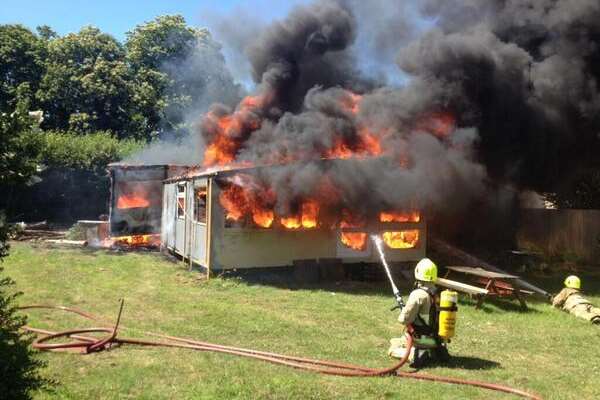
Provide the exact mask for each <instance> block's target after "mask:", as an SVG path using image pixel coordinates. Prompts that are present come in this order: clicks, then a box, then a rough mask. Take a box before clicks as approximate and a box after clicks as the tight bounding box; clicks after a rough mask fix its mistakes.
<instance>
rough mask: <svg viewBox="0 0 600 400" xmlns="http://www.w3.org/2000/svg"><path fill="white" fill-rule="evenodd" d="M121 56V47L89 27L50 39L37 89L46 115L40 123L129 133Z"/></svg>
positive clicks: (125, 72) (128, 83)
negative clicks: (42, 75)
mask: <svg viewBox="0 0 600 400" xmlns="http://www.w3.org/2000/svg"><path fill="white" fill-rule="evenodd" d="M124 58H125V52H124V48H123V46H122V45H121V44H120V43H119V42H117V41H116V40H115V39H114V38H113V37H112V36H110V35H107V34H104V33H102V32H101V31H100V30H99V29H97V28H93V27H85V28H83V29H82V30H81V31H80V32H79V33H71V34H68V35H66V36H64V37H61V38H56V39H52V40H50V41H49V42H48V59H47V67H46V73H45V74H44V77H43V79H42V81H41V83H40V88H39V90H38V92H37V98H38V99H39V101H40V103H41V104H42V108H43V109H44V111H45V112H46V113H47V115H48V117H47V119H46V121H45V126H46V127H50V128H53V129H65V130H66V129H72V130H77V131H80V132H89V131H95V130H111V131H113V132H115V133H116V134H117V135H119V136H121V137H123V136H129V135H131V134H133V133H134V131H135V128H136V127H135V126H132V123H131V120H130V118H129V109H130V103H131V90H132V88H131V79H130V74H129V70H128V66H127V64H126V63H125V61H124Z"/></svg>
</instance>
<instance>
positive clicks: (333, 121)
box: [198, 0, 600, 212]
mask: <svg viewBox="0 0 600 400" xmlns="http://www.w3.org/2000/svg"><path fill="white" fill-rule="evenodd" d="M223 21H227V23H224V22H223V23H220V24H218V26H219V28H218V30H219V37H221V38H225V39H226V45H227V44H230V45H231V48H232V49H233V52H234V53H235V54H237V56H238V57H242V56H243V57H245V58H244V60H247V61H245V62H244V63H239V65H244V66H245V67H243V68H242V69H243V70H244V71H246V73H247V72H249V73H250V75H251V78H252V80H253V81H254V82H255V84H256V88H255V91H254V92H253V94H252V96H251V97H248V98H246V99H244V100H243V101H242V102H241V103H239V104H238V105H237V106H232V104H231V103H229V104H214V105H212V106H211V107H210V108H209V110H208V112H207V113H206V114H205V115H204V116H202V117H201V122H200V124H199V125H198V134H199V136H200V137H201V138H202V142H203V143H205V144H206V154H205V157H204V160H203V163H204V165H206V166H211V165H218V164H227V163H231V162H236V163H237V162H239V163H253V164H255V165H271V164H278V165H281V164H283V165H281V166H280V167H278V168H269V169H260V170H258V171H256V172H255V174H256V176H255V179H256V180H257V181H258V182H260V185H259V186H260V187H268V188H272V189H273V190H274V192H275V193H276V197H277V200H276V204H275V207H276V208H277V209H278V210H289V209H290V208H292V207H293V203H294V201H295V199H296V198H298V197H301V198H302V197H304V198H306V197H312V198H314V197H322V198H319V200H320V201H323V202H327V201H330V202H331V201H333V200H332V199H335V203H336V204H338V205H340V206H342V205H344V206H345V205H348V206H352V207H354V208H365V209H367V208H376V209H390V208H394V209H401V208H408V207H413V206H414V205H415V204H418V205H419V207H424V208H426V209H428V210H431V211H434V212H437V211H446V210H452V211H455V210H460V209H465V208H467V207H469V206H470V205H471V204H473V202H477V201H479V200H480V199H481V198H482V197H485V196H486V195H487V194H489V192H490V191H491V190H493V189H492V187H493V184H492V183H496V184H511V185H515V187H516V188H518V189H524V188H527V189H533V190H537V191H542V192H546V191H552V190H553V188H554V186H555V185H556V183H557V182H559V181H560V180H562V179H565V178H566V177H567V176H568V175H569V174H571V173H572V172H573V171H574V170H576V169H577V168H579V167H580V166H582V165H585V164H589V163H597V162H598V157H597V150H598V140H599V136H598V135H599V133H600V113H599V111H600V97H599V92H598V82H597V81H598V78H600V50H599V47H598V46H599V45H600V3H599V2H598V1H597V0H577V1H575V0H539V1H534V0H518V1H517V0H477V1H476V0H426V1H421V2H405V1H384V0H377V1H373V2H361V1H358V0H337V1H336V0H321V1H315V2H313V3H310V4H308V5H301V6H298V7H296V8H295V9H294V10H293V11H292V12H290V14H289V15H288V16H287V17H285V18H283V19H281V20H278V21H275V22H273V23H270V24H264V23H262V22H260V21H258V22H257V21H252V20H251V19H250V20H249V19H248V18H247V17H245V16H244V15H243V14H241V13H240V14H233V15H231V16H230V17H228V19H225V20H223ZM393 71H395V73H396V76H395V77H391V76H392V74H393V73H394V72H393ZM238 73H239V74H243V73H244V72H243V71H238ZM236 75H237V73H236ZM390 81H392V83H393V84H392V85H390ZM199 151H203V149H199ZM348 152H349V153H350V154H351V155H350V156H347V153H348ZM375 156H376V157H375ZM333 158H347V159H346V160H344V161H343V162H324V161H323V159H333ZM332 188H333V189H332Z"/></svg>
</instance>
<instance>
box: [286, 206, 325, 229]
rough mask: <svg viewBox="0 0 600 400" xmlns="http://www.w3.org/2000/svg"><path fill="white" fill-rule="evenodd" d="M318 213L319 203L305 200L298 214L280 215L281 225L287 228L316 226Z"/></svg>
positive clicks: (310, 227) (311, 227)
mask: <svg viewBox="0 0 600 400" xmlns="http://www.w3.org/2000/svg"><path fill="white" fill-rule="evenodd" d="M318 215H319V203H317V202H316V201H314V200H307V201H305V202H304V203H302V207H301V213H300V216H298V215H290V216H286V217H281V220H280V222H281V225H282V226H283V227H284V228H287V229H299V228H306V229H313V228H316V227H317V224H318Z"/></svg>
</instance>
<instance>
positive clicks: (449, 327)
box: [438, 290, 458, 340]
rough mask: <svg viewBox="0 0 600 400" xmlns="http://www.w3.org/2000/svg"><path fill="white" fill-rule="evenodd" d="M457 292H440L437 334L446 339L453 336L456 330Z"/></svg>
mask: <svg viewBox="0 0 600 400" xmlns="http://www.w3.org/2000/svg"><path fill="white" fill-rule="evenodd" d="M457 304H458V293H456V292H454V291H452V290H444V291H443V292H442V293H441V294H440V315H439V330H438V336H439V337H440V338H442V339H444V340H448V339H450V338H451V337H453V336H454V333H455V330H456V312H457V310H458V307H457Z"/></svg>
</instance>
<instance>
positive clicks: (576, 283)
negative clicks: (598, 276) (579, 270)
mask: <svg viewBox="0 0 600 400" xmlns="http://www.w3.org/2000/svg"><path fill="white" fill-rule="evenodd" d="M565 286H566V287H568V288H570V289H581V279H579V278H578V277H576V276H575V275H571V276H567V279H565Z"/></svg>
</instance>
